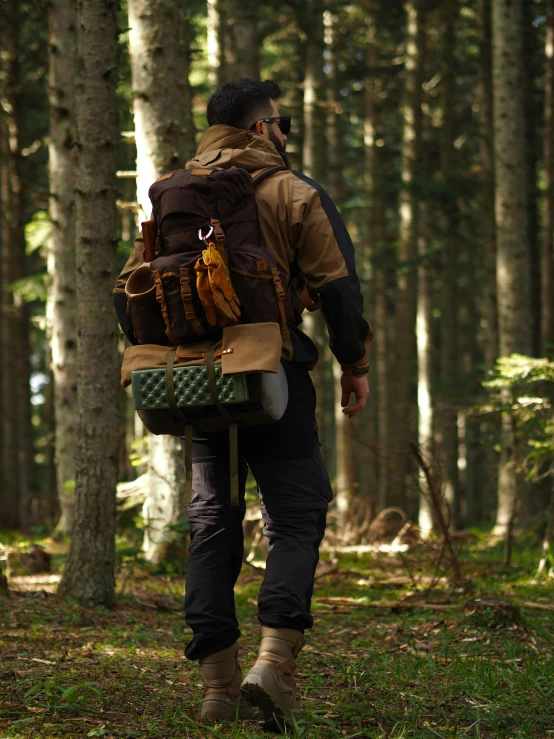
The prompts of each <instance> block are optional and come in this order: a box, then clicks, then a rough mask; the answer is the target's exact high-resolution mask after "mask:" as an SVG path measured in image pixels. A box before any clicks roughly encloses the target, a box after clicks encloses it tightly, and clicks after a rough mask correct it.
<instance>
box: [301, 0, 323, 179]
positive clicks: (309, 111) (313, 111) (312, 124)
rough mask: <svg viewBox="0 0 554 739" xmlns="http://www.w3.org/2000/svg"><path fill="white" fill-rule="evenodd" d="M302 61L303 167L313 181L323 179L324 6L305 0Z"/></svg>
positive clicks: (314, 1)
mask: <svg viewBox="0 0 554 739" xmlns="http://www.w3.org/2000/svg"><path fill="white" fill-rule="evenodd" d="M304 11H305V13H306V21H305V23H306V34H307V39H306V44H305V47H304V48H305V60H304V138H303V148H302V167H303V171H304V174H306V175H308V177H311V178H313V179H314V180H315V181H316V182H320V183H321V182H322V181H323V180H324V177H325V171H326V167H325V107H326V106H325V102H324V98H325V86H326V80H325V74H324V71H323V54H324V51H325V40H324V27H323V7H322V4H321V2H320V0H308V2H307V3H306V6H305V8H304Z"/></svg>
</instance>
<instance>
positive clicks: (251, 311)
mask: <svg viewBox="0 0 554 739" xmlns="http://www.w3.org/2000/svg"><path fill="white" fill-rule="evenodd" d="M229 270H230V272H231V279H232V281H233V286H234V288H235V290H236V292H237V295H238V296H239V299H240V303H241V312H242V316H241V321H242V322H243V323H278V324H279V326H280V327H281V333H283V332H284V331H286V330H287V324H288V323H291V324H292V323H294V317H293V315H292V306H291V303H290V297H289V296H288V295H287V292H286V285H287V282H286V278H285V277H284V275H283V274H282V273H281V272H279V269H278V268H277V261H276V259H275V255H274V254H273V252H271V251H269V249H264V248H261V247H258V246H254V247H252V249H249V248H248V247H242V248H241V249H237V250H233V251H230V252H229Z"/></svg>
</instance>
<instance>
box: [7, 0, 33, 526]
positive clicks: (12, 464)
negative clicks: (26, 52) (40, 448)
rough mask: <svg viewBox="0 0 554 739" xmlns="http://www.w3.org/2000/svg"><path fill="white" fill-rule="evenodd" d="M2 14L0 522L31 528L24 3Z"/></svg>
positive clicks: (12, 2)
mask: <svg viewBox="0 0 554 739" xmlns="http://www.w3.org/2000/svg"><path fill="white" fill-rule="evenodd" d="M2 10H3V17H2V18H1V19H0V48H1V49H2V55H1V62H0V129H1V130H0V133H1V155H2V192H1V199H2V225H1V230H2V238H1V259H0V275H1V277H0V288H1V301H2V308H1V312H0V316H1V317H0V320H1V325H0V335H1V337H2V376H1V378H0V381H1V386H2V388H1V391H0V398H1V416H2V451H1V460H2V465H1V467H2V503H1V504H0V521H1V523H0V525H1V526H2V527H4V528H21V529H22V530H23V531H28V530H29V527H30V526H31V525H33V524H35V523H38V518H37V517H38V513H39V512H38V507H37V503H38V501H37V490H36V476H35V463H34V448H33V436H34V432H33V426H32V423H31V391H30V376H31V367H30V322H29V311H28V307H27V305H26V304H25V302H24V301H23V299H22V296H21V294H20V293H18V292H17V291H14V290H13V283H14V282H15V281H16V280H19V279H21V278H23V277H24V276H25V274H26V253H25V191H24V188H23V162H24V159H23V154H22V151H21V124H22V116H23V108H22V104H23V99H22V84H23V81H22V78H21V68H20V54H21V49H20V45H19V34H20V26H21V22H22V19H21V15H20V8H19V5H18V3H17V2H16V0H7V1H6V2H5V3H4V7H3V9H2Z"/></svg>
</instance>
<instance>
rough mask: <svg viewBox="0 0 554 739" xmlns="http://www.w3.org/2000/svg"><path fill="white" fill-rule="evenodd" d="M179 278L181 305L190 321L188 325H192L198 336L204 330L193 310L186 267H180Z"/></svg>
mask: <svg viewBox="0 0 554 739" xmlns="http://www.w3.org/2000/svg"><path fill="white" fill-rule="evenodd" d="M179 280H180V282H181V298H182V299H183V305H184V307H185V316H186V319H187V321H188V322H189V323H190V325H191V326H192V327H193V329H194V330H195V331H196V333H197V334H198V336H202V334H204V333H205V331H204V329H203V328H202V324H201V323H200V321H199V320H198V317H197V315H196V312H195V310H194V304H193V302H192V292H191V289H190V279H189V273H188V269H186V268H185V267H183V268H182V269H181V273H180V275H179Z"/></svg>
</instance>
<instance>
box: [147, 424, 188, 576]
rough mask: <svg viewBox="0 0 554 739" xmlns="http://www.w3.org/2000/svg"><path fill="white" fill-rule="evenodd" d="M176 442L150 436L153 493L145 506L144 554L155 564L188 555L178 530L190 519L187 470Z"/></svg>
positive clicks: (149, 454)
mask: <svg viewBox="0 0 554 739" xmlns="http://www.w3.org/2000/svg"><path fill="white" fill-rule="evenodd" d="M176 441H177V440H176V439H175V438H174V437H173V436H153V435H150V439H149V448H148V482H149V493H148V497H147V499H146V501H145V503H144V506H143V519H144V541H143V544H142V550H143V552H144V557H145V559H146V560H147V561H148V562H152V564H159V563H160V562H162V561H163V560H167V559H176V558H179V557H182V556H183V554H184V546H185V544H184V539H183V534H182V532H179V531H178V530H177V528H178V526H179V524H182V523H183V521H184V520H185V519H186V508H185V504H184V500H183V496H184V483H185V470H184V466H183V458H182V455H181V453H180V445H179V449H176V448H175V444H176ZM177 443H178V442H177ZM176 527H177V528H176Z"/></svg>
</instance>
